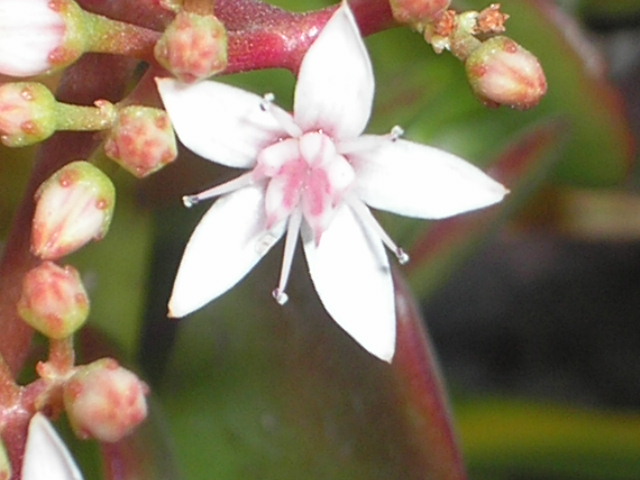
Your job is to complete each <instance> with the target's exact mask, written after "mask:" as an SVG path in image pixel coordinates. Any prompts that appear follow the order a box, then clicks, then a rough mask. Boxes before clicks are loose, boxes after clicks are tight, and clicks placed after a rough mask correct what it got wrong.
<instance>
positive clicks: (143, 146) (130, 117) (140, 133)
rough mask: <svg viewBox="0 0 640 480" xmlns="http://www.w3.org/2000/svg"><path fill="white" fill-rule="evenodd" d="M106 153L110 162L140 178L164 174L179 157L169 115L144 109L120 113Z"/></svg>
mask: <svg viewBox="0 0 640 480" xmlns="http://www.w3.org/2000/svg"><path fill="white" fill-rule="evenodd" d="M104 150H105V153H106V154H107V156H108V157H109V158H112V159H113V160H115V161H116V162H118V163H119V164H120V165H121V166H122V167H123V168H125V169H126V170H128V171H129V172H130V173H132V174H133V175H135V176H136V177H140V178H142V177H146V176H147V175H150V174H152V173H154V172H156V171H158V170H160V169H161V168H162V167H164V166H165V165H166V164H168V163H171V162H173V161H174V160H175V158H176V157H177V155H178V147H177V145H176V137H175V135H174V133H173V128H172V127H171V121H170V120H169V116H168V115H167V112H165V111H164V110H160V109H157V108H150V107H141V106H129V107H125V108H123V109H122V110H120V112H118V117H117V120H116V122H115V124H114V126H113V128H112V129H111V131H110V132H109V136H108V137H107V141H106V143H105V145H104Z"/></svg>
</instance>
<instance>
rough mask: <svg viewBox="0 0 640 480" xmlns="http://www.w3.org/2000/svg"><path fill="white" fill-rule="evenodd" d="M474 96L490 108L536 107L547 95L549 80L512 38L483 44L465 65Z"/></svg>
mask: <svg viewBox="0 0 640 480" xmlns="http://www.w3.org/2000/svg"><path fill="white" fill-rule="evenodd" d="M465 67H466V70H467V76H468V77H469V82H470V84H471V88H472V89H473V91H474V93H475V94H476V95H477V96H478V97H479V98H480V99H481V100H483V101H485V102H486V103H488V104H490V105H496V106H497V105H508V106H510V107H514V108H518V109H522V110H524V109H527V108H531V107H534V106H536V105H537V104H538V103H539V102H540V100H541V99H542V97H543V96H544V95H545V93H546V92H547V79H546V77H545V74H544V71H543V70H542V67H541V66H540V63H539V62H538V59H537V58H536V57H535V55H533V54H532V53H531V52H529V51H527V50H525V49H524V48H522V47H521V46H520V45H518V44H517V43H516V42H514V41H513V40H511V39H510V38H507V37H503V36H499V37H493V38H490V39H489V40H487V41H485V42H483V43H482V44H481V45H480V46H479V47H477V48H476V49H475V50H474V51H473V52H471V54H470V55H469V57H468V58H467V60H466V62H465Z"/></svg>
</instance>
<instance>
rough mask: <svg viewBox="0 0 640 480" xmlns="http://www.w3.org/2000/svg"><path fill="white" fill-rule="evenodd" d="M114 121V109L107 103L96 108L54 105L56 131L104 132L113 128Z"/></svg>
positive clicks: (62, 104) (66, 104)
mask: <svg viewBox="0 0 640 480" xmlns="http://www.w3.org/2000/svg"><path fill="white" fill-rule="evenodd" d="M115 119H116V111H115V108H114V107H113V105H111V104H110V103H107V102H105V103H103V104H102V105H100V106H98V107H84V106H80V105H70V104H68V103H57V104H56V130H74V131H94V130H105V129H107V128H111V127H112V126H113V123H114V122H115Z"/></svg>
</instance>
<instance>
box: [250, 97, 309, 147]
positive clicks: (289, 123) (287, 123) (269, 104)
mask: <svg viewBox="0 0 640 480" xmlns="http://www.w3.org/2000/svg"><path fill="white" fill-rule="evenodd" d="M275 98H276V96H275V95H274V94H273V93H266V94H265V95H264V96H263V97H262V101H261V102H260V110H262V111H263V112H267V113H270V114H271V115H272V116H273V118H274V119H275V121H276V122H277V123H278V124H279V125H280V127H281V128H282V129H283V130H284V131H285V132H287V134H288V135H289V136H290V137H292V138H297V137H300V136H301V135H302V133H303V132H302V130H301V129H300V127H299V126H298V125H297V124H296V122H294V121H293V117H292V116H291V115H290V114H288V113H287V112H285V111H284V110H282V109H281V108H279V107H277V106H275V105H274V104H273V101H274V100H275Z"/></svg>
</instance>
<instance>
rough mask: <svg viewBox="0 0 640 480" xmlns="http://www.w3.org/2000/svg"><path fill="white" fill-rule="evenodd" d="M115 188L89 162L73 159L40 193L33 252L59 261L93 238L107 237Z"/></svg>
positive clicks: (44, 184)
mask: <svg viewBox="0 0 640 480" xmlns="http://www.w3.org/2000/svg"><path fill="white" fill-rule="evenodd" d="M115 195H116V194H115V188H114V187H113V184H112V183H111V180H109V177H107V176H106V175H105V174H104V173H102V172H101V171H100V170H99V169H98V168H96V167H94V166H93V165H91V164H90V163H88V162H85V161H82V160H79V161H76V162H72V163H70V164H68V165H66V166H64V167H63V168H61V169H60V170H58V171H57V172H56V173H54V174H53V175H52V176H51V177H50V178H49V179H48V180H46V181H45V182H44V183H43V184H42V185H40V188H39V189H38V191H37V192H36V195H35V200H36V202H37V205H36V212H35V215H34V217H33V229H32V235H31V250H32V252H33V253H34V254H35V255H37V256H39V257H40V258H42V259H45V260H55V259H57V258H60V257H63V256H65V255H68V254H70V253H71V252H74V251H75V250H77V249H79V248H80V247H82V246H84V245H85V244H87V243H88V242H89V241H91V240H100V239H101V238H102V237H104V236H105V235H106V233H107V230H108V229H109V225H110V224H111V217H112V216H113V208H114V206H115Z"/></svg>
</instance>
